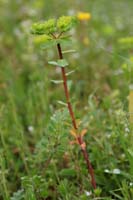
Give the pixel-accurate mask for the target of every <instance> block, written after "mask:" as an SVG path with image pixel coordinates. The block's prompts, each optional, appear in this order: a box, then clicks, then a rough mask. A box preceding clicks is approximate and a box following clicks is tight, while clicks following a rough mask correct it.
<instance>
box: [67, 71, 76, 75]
mask: <svg viewBox="0 0 133 200" xmlns="http://www.w3.org/2000/svg"><path fill="white" fill-rule="evenodd" d="M74 72H75V70H72V71H70V72H67V73H66V76H69V75H70V74H72V73H74Z"/></svg>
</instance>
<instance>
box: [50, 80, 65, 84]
mask: <svg viewBox="0 0 133 200" xmlns="http://www.w3.org/2000/svg"><path fill="white" fill-rule="evenodd" d="M51 82H52V83H55V84H60V83H63V80H51Z"/></svg>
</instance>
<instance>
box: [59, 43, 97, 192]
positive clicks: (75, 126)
mask: <svg viewBox="0 0 133 200" xmlns="http://www.w3.org/2000/svg"><path fill="white" fill-rule="evenodd" d="M57 49H58V54H59V58H60V59H63V55H62V49H61V45H60V44H59V43H58V44H57ZM61 72H62V78H63V85H64V91H65V96H66V101H67V106H68V110H69V114H70V117H71V120H72V125H73V127H74V129H76V130H77V129H78V127H77V124H76V119H75V116H74V112H73V109H72V105H71V102H70V95H69V91H68V86H67V77H66V73H65V68H64V67H62V68H61ZM77 140H78V143H79V145H80V147H81V149H82V153H83V157H84V159H85V161H86V165H87V169H88V172H89V173H90V176H91V184H92V186H93V188H94V189H96V181H95V177H94V170H93V167H92V165H91V162H90V160H89V156H88V153H87V151H86V148H82V144H83V139H82V138H81V136H80V137H77Z"/></svg>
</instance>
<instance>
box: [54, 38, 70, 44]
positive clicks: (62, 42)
mask: <svg viewBox="0 0 133 200" xmlns="http://www.w3.org/2000/svg"><path fill="white" fill-rule="evenodd" d="M56 42H57V43H60V44H62V45H64V46H65V45H66V46H68V45H72V40H71V39H70V38H69V37H64V38H60V39H57V40H56Z"/></svg>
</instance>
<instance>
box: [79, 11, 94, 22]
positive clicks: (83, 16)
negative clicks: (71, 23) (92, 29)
mask: <svg viewBox="0 0 133 200" xmlns="http://www.w3.org/2000/svg"><path fill="white" fill-rule="evenodd" d="M77 18H78V19H79V20H80V21H88V20H90V18H91V14H90V13H88V12H79V13H78V14H77Z"/></svg>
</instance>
